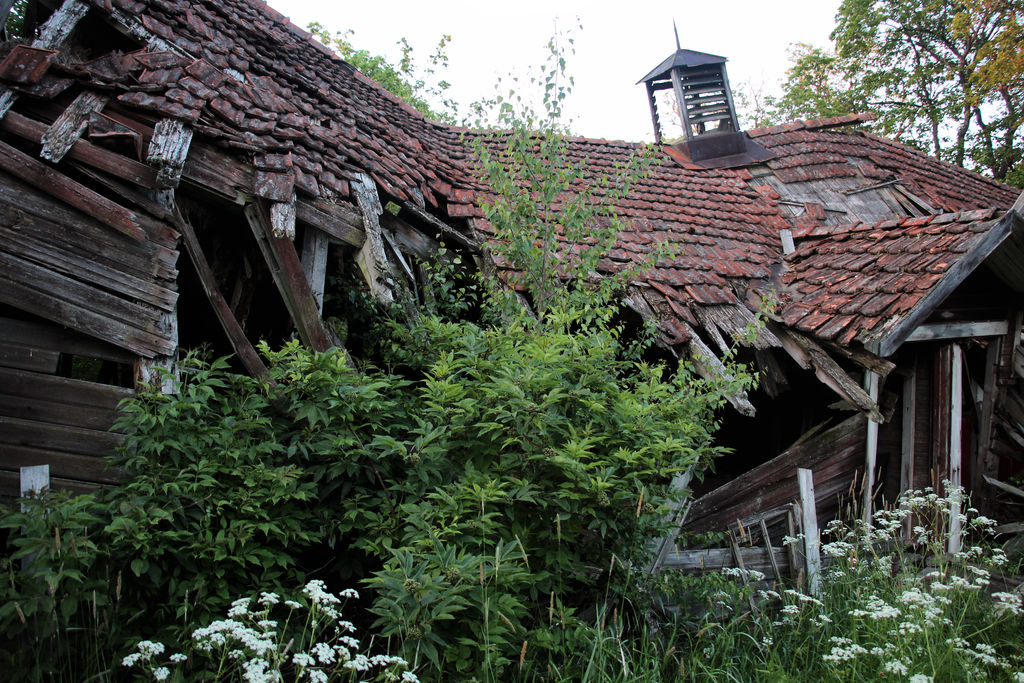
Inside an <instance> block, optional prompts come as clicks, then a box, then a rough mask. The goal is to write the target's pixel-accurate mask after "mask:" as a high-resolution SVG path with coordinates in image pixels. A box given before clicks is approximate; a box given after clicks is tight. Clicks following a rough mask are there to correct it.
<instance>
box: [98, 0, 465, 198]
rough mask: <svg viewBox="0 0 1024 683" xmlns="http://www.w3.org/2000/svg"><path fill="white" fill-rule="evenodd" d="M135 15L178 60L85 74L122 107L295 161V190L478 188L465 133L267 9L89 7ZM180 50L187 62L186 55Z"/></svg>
mask: <svg viewBox="0 0 1024 683" xmlns="http://www.w3.org/2000/svg"><path fill="white" fill-rule="evenodd" d="M91 2H92V5H93V11H94V12H104V11H105V10H104V6H105V5H110V4H112V5H113V8H114V11H118V10H120V11H122V12H123V13H125V14H127V15H130V16H131V17H139V18H140V19H141V23H142V25H143V26H144V27H145V28H146V29H147V30H148V31H150V32H152V33H153V34H155V35H157V36H159V37H160V38H162V39H164V40H166V41H168V42H169V43H172V44H173V46H174V47H175V48H176V52H177V53H176V52H170V51H156V52H152V51H151V52H145V51H140V52H132V53H128V54H120V53H114V54H112V55H107V56H104V57H101V58H99V59H98V60H95V61H93V62H90V63H86V64H85V65H83V66H82V72H83V75H86V76H88V77H90V78H92V79H93V80H94V81H95V82H96V83H97V85H100V86H103V87H106V88H110V87H113V88H114V89H115V93H116V94H117V97H118V100H119V101H120V102H122V103H123V104H126V105H129V106H133V107H138V108H140V109H144V110H147V111H151V112H154V113H156V114H157V115H160V116H170V117H174V118H180V119H183V120H185V121H188V122H190V123H192V124H193V125H194V127H195V130H196V132H197V133H198V134H200V135H202V136H204V137H205V138H207V139H211V140H214V141H216V142H217V143H219V144H221V145H223V146H224V147H227V148H230V149H235V150H239V151H241V152H243V153H249V154H254V155H261V154H288V153H290V154H291V155H292V158H293V160H294V168H293V169H291V170H290V171H289V172H290V173H293V174H294V176H295V186H296V187H297V188H299V189H300V190H302V191H304V192H306V193H307V194H312V195H314V196H316V195H319V194H320V193H321V192H325V191H326V193H327V194H331V193H333V194H335V195H339V196H346V195H347V194H348V184H347V181H348V180H349V179H351V178H352V175H353V173H355V172H357V171H360V170H363V171H366V172H368V173H369V174H370V175H371V177H373V179H374V180H375V181H376V182H377V183H378V184H379V185H380V186H381V187H382V188H384V189H385V190H386V191H387V192H388V193H389V194H391V195H392V196H393V197H397V198H399V199H408V200H411V201H414V202H416V203H419V204H421V205H423V204H424V201H423V200H420V198H419V195H420V194H422V196H423V198H424V200H425V202H426V203H428V204H432V205H435V206H436V205H437V203H438V201H439V200H442V199H443V198H444V197H445V195H447V194H448V192H450V190H451V187H452V185H464V184H466V183H468V182H470V179H469V177H468V176H467V174H466V170H465V166H464V165H463V164H462V163H460V162H461V160H463V159H464V158H465V157H466V154H467V151H466V149H465V147H463V146H462V145H461V144H460V141H459V133H458V132H457V131H454V130H452V129H451V128H449V127H447V126H443V125H441V124H437V123H434V122H431V121H428V120H427V119H425V118H424V117H423V116H421V115H420V114H419V113H418V112H416V111H414V110H413V109H412V108H411V107H409V106H408V105H406V104H405V103H404V102H402V101H400V100H399V99H398V98H396V97H394V96H392V95H391V94H390V93H388V92H386V91H385V90H383V89H382V88H380V87H379V86H378V85H376V84H375V83H373V82H372V81H370V79H368V78H366V77H365V76H363V75H362V74H361V73H359V72H357V71H355V70H354V69H353V68H352V67H351V66H349V65H348V64H346V63H344V62H343V61H342V60H341V59H339V58H338V57H337V56H335V55H334V54H333V53H331V52H330V50H328V49H327V48H325V47H324V46H323V45H320V44H319V43H318V42H317V41H316V40H315V39H313V38H312V37H311V36H310V34H308V33H306V32H305V31H303V30H302V29H299V28H297V27H296V26H294V25H293V24H291V22H289V21H288V20H287V19H286V18H285V17H283V16H282V15H280V14H278V13H277V12H275V11H274V10H273V9H271V8H270V7H267V6H266V5H265V4H264V3H262V2H251V1H248V0H224V1H223V2H184V1H183V0H113V1H112V3H111V2H109V0H91ZM178 53H180V54H178Z"/></svg>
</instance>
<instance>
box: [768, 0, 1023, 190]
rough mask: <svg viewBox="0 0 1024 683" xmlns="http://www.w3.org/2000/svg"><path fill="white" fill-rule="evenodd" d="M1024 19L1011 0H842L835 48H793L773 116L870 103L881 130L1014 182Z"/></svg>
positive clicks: (1018, 164) (867, 107)
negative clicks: (791, 57)
mask: <svg viewBox="0 0 1024 683" xmlns="http://www.w3.org/2000/svg"><path fill="white" fill-rule="evenodd" d="M1022 24H1024V9H1022V7H1021V5H1020V4H1019V3H1018V2H1014V1H1013V0H956V1H954V2H949V1H948V0H843V3H842V4H841V5H840V8H839V12H838V14H837V15H836V27H835V30H834V31H833V32H832V35H831V37H832V39H833V40H834V41H835V49H834V50H833V51H827V50H821V49H817V48H811V47H809V46H806V45H798V46H796V47H795V48H794V54H793V56H794V61H793V66H792V67H791V68H790V70H789V72H788V73H787V78H788V80H787V81H786V82H785V83H784V84H783V95H782V96H781V97H780V98H778V99H777V100H775V101H774V103H773V104H774V105H775V108H774V111H773V118H775V119H776V120H780V119H789V118H807V117H815V116H831V115H835V114H839V113H848V112H850V111H873V112H875V113H877V114H878V115H879V119H878V121H877V122H876V123H875V124H874V128H875V130H876V131H877V132H879V133H881V134H883V135H886V136H889V137H892V138H895V139H897V140H899V141H901V142H905V143H908V144H911V145H915V146H917V147H920V148H921V149H925V150H928V151H929V152H930V153H931V154H933V155H934V156H936V157H937V158H940V159H945V160H947V161H950V162H952V163H955V164H957V165H959V166H964V165H967V164H968V163H970V164H971V165H972V166H973V167H975V168H977V169H978V170H980V171H983V172H986V173H988V174H990V175H991V176H992V177H994V178H996V179H997V180H1004V181H1013V180H1015V179H1016V181H1017V182H1018V183H1020V182H1021V181H1022V180H1024V168H1022V158H1024V148H1022V141H1021V130H1022V125H1024V57H1022V56H1021V52H1020V49H1019V45H1020V44H1021V42H1022V41H1024V27H1022Z"/></svg>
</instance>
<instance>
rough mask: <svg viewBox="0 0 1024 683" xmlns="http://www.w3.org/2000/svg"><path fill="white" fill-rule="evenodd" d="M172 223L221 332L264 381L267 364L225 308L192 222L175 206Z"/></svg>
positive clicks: (248, 367) (251, 371) (254, 374)
mask: <svg viewBox="0 0 1024 683" xmlns="http://www.w3.org/2000/svg"><path fill="white" fill-rule="evenodd" d="M174 224H175V226H176V227H177V228H178V231H179V232H180V233H181V241H182V243H183V244H184V245H185V253H187V254H188V258H189V260H190V261H191V262H192V266H193V267H194V268H195V269H196V274H197V275H198V276H199V283H200V285H202V288H203V292H204V293H205V294H206V298H207V300H209V302H210V305H211V306H212V307H213V312H214V314H216V316H217V320H219V321H220V324H221V327H222V328H223V330H224V333H225V334H226V335H227V337H228V339H229V340H230V341H231V347H232V348H233V349H234V350H235V353H236V354H237V355H238V359H239V360H240V361H241V362H242V365H243V366H245V369H246V371H247V372H248V373H249V374H250V375H252V376H253V377H256V378H257V379H261V380H264V381H266V380H267V379H269V374H268V372H267V366H265V365H264V364H263V360H262V359H261V358H260V356H259V354H258V353H256V349H255V348H253V345H252V343H251V342H250V341H249V339H248V338H247V337H246V336H245V332H244V331H243V330H242V326H241V325H239V324H238V320H236V319H235V316H234V315H233V314H232V313H231V309H230V308H228V304H227V302H226V301H225V300H224V295H223V294H221V291H220V288H219V287H218V286H217V279H216V278H215V277H214V275H213V269H212V268H210V264H209V262H208V261H207V260H206V255H205V254H203V248H202V247H201V246H200V244H199V238H198V237H196V233H195V230H193V229H192V224H191V223H189V222H188V221H187V220H185V218H184V216H182V215H181V213H180V212H179V211H178V210H177V209H175V211H174Z"/></svg>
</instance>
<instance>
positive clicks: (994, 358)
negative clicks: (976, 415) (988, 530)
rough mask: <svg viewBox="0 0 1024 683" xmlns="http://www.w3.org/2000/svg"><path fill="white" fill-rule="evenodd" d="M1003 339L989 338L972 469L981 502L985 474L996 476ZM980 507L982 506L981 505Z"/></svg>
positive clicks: (972, 482) (973, 482) (972, 487)
mask: <svg viewBox="0 0 1024 683" xmlns="http://www.w3.org/2000/svg"><path fill="white" fill-rule="evenodd" d="M1002 345H1003V340H1002V339H989V340H988V349H987V351H986V353H985V378H984V387H983V389H982V391H984V392H985V395H984V396H983V397H982V400H981V424H980V425H979V426H978V453H977V457H976V458H975V460H974V467H973V468H972V469H971V492H972V493H974V492H977V493H976V495H977V502H978V503H981V502H983V500H981V498H982V497H981V495H980V494H981V484H982V482H983V481H984V480H983V479H982V478H981V477H982V476H983V475H986V474H987V475H989V476H992V477H994V476H996V475H997V474H998V473H997V472H996V469H997V468H996V465H997V463H998V460H997V459H996V457H995V456H994V454H993V453H992V426H993V423H994V420H993V417H994V415H993V413H994V412H995V402H996V392H997V391H998V389H997V387H996V378H997V375H998V371H999V357H1000V355H1001V353H1002ZM978 507H981V506H980V505H979V506H978Z"/></svg>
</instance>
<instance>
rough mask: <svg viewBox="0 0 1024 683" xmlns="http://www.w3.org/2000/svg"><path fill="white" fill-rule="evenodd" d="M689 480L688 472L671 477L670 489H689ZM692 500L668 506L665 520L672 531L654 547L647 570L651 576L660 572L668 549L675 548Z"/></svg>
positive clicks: (690, 498)
mask: <svg viewBox="0 0 1024 683" xmlns="http://www.w3.org/2000/svg"><path fill="white" fill-rule="evenodd" d="M691 479H692V474H691V472H690V470H687V471H685V472H681V473H679V474H677V475H675V476H674V477H672V484H671V487H672V488H673V489H675V490H676V491H683V490H686V489H688V488H689V487H690V480H691ZM692 500H693V498H692V497H687V498H686V499H684V500H682V501H680V502H678V503H672V504H671V505H670V506H669V511H668V514H667V515H666V518H667V519H668V521H669V522H670V524H671V528H672V531H671V533H669V535H668V536H665V537H664V538H662V539H660V540H659V541H658V543H657V544H656V545H655V550H654V557H653V559H652V561H651V564H650V566H648V568H647V573H648V574H653V573H655V572H657V571H658V570H660V569H661V566H662V564H663V563H664V562H665V556H666V555H667V554H668V551H669V549H670V548H673V547H675V544H676V539H677V538H679V532H680V531H681V530H682V528H683V524H685V523H686V515H687V513H688V512H689V511H690V503H691V501H692Z"/></svg>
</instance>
